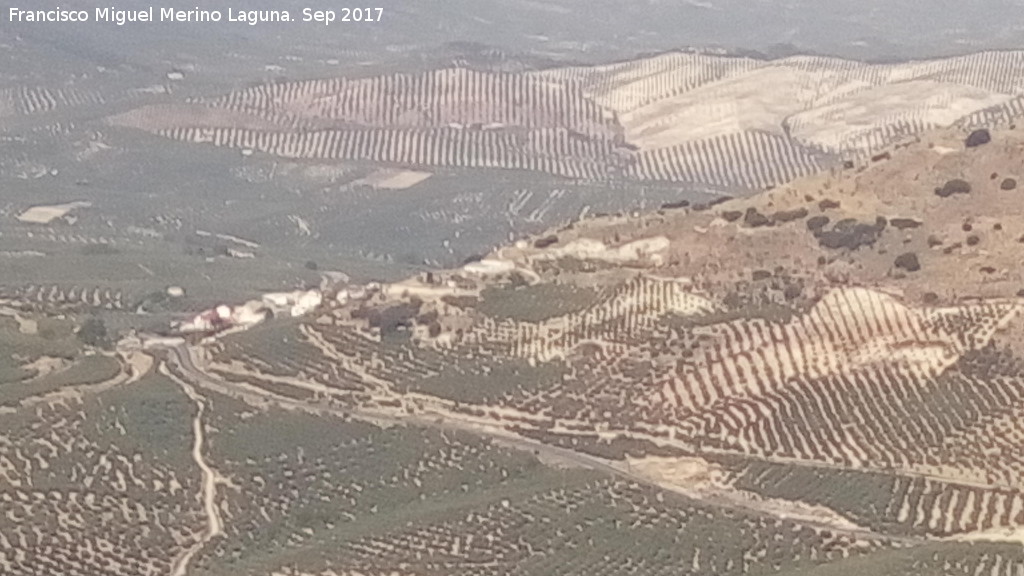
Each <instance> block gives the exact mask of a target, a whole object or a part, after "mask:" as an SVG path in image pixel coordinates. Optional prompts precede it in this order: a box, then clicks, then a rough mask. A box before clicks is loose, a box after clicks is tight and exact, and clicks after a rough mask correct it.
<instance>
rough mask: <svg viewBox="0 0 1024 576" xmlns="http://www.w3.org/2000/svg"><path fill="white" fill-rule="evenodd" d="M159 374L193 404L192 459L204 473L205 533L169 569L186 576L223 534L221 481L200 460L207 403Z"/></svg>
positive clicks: (190, 389) (176, 575) (163, 368)
mask: <svg viewBox="0 0 1024 576" xmlns="http://www.w3.org/2000/svg"><path fill="white" fill-rule="evenodd" d="M160 372H161V373H162V374H164V375H165V376H167V377H168V378H171V379H172V380H174V381H175V382H177V383H178V385H179V386H181V389H182V390H184V391H185V394H186V395H188V397H189V398H190V399H191V400H192V401H193V402H195V403H196V415H195V418H193V419H192V433H193V435H194V442H193V444H192V459H193V460H194V461H195V463H196V466H198V467H199V470H200V471H202V473H203V486H202V488H201V490H200V494H201V495H202V500H203V509H204V511H205V513H206V531H205V532H204V533H203V536H202V537H201V538H200V539H199V540H198V541H197V542H196V543H195V544H193V545H192V546H190V547H189V548H188V549H186V550H185V551H184V552H182V554H181V555H179V556H178V557H177V558H176V559H175V560H174V565H173V566H172V567H171V576H185V574H187V573H188V565H189V562H191V561H192V557H193V556H195V555H196V553H197V552H199V551H200V550H202V548H203V546H205V545H206V543H207V542H209V541H210V540H212V539H213V538H216V537H217V536H220V535H221V534H222V533H223V532H224V521H223V519H222V518H221V516H220V510H219V509H218V508H217V484H218V483H219V482H220V481H221V477H220V475H219V474H217V472H216V471H215V470H213V469H212V468H210V466H209V465H208V464H207V463H206V459H205V458H204V457H203V441H204V440H205V432H204V427H203V413H204V412H205V411H206V399H205V398H203V396H202V395H200V394H199V393H198V392H196V390H195V388H193V387H192V385H191V384H189V383H188V382H185V381H183V380H182V379H180V378H177V377H175V375H174V374H171V373H170V371H169V370H167V367H166V366H165V365H161V366H160Z"/></svg>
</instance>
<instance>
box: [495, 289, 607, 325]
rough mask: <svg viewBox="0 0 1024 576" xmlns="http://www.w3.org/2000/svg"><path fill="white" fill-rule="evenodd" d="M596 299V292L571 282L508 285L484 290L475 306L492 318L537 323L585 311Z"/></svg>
mask: <svg viewBox="0 0 1024 576" xmlns="http://www.w3.org/2000/svg"><path fill="white" fill-rule="evenodd" d="M599 298H600V294H599V293H598V291H596V290H593V289H589V288H583V287H579V286H576V285H574V284H555V283H545V284H536V285H532V286H515V287H512V286H508V287H497V288H486V289H484V291H483V292H482V293H481V300H480V302H479V303H478V304H477V305H476V309H477V311H478V312H480V313H481V314H485V315H487V316H491V317H493V318H496V319H501V318H511V319H513V320H520V321H523V322H540V321H543V320H547V319H549V318H553V317H555V316H562V315H565V314H569V313H572V312H580V311H582V310H585V309H586V308H589V307H590V306H592V305H594V304H595V303H596V302H597V301H598V299H599Z"/></svg>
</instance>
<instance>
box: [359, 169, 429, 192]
mask: <svg viewBox="0 0 1024 576" xmlns="http://www.w3.org/2000/svg"><path fill="white" fill-rule="evenodd" d="M431 176H432V174H431V173H430V172H420V171H416V170H378V171H376V172H374V173H373V174H370V175H369V176H366V177H365V178H361V179H359V180H357V181H355V182H353V184H362V185H365V186H372V187H374V188H383V189H385V190H404V189H406V188H411V187H413V186H415V185H417V184H419V183H420V182H423V181H424V180H426V179H427V178H430V177H431Z"/></svg>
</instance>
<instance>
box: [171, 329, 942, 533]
mask: <svg viewBox="0 0 1024 576" xmlns="http://www.w3.org/2000/svg"><path fill="white" fill-rule="evenodd" d="M163 350H166V351H167V352H168V365H169V366H170V367H171V368H173V370H174V372H176V373H178V374H180V375H182V376H183V377H185V378H187V379H188V380H189V383H190V384H192V385H194V386H197V387H201V388H206V389H208V390H212V391H214V392H217V393H220V394H224V395H226V396H231V397H234V398H238V399H240V400H243V401H245V402H247V403H249V404H253V405H270V404H274V405H276V406H279V407H281V408H284V409H290V410H298V411H302V412H306V413H310V414H316V415H334V416H349V417H352V418H356V419H359V420H365V421H370V422H375V423H379V424H384V425H402V426H409V425H413V426H422V427H426V428H433V429H439V430H449V431H459V432H469V433H472V434H477V435H484V436H487V437H489V438H491V439H492V440H493V441H494V442H495V443H497V444H502V445H505V446H509V447H512V448H515V449H519V450H523V451H527V452H531V453H534V454H536V455H537V456H538V457H539V458H541V459H543V460H544V461H545V462H547V463H550V464H554V465H561V466H567V467H578V468H586V469H590V470H596V471H598V472H603V473H606V474H610V475H612V476H616V477H618V478H622V479H624V480H629V481H632V482H636V483H638V484H645V485H651V486H656V487H658V488H660V489H664V490H670V491H674V492H678V493H680V494H682V495H684V496H686V497H688V498H690V499H693V500H696V501H700V502H702V503H704V504H708V505H711V506H716V507H722V508H728V509H732V510H736V511H739V512H744V513H750V514H755V515H759V516H765V515H767V516H771V517H774V518H783V517H784V516H783V515H782V514H780V513H779V512H778V511H777V510H775V509H772V508H771V507H769V506H767V505H763V506H759V504H758V502H756V501H751V500H749V499H746V498H741V497H730V496H728V495H727V494H725V493H723V492H715V493H708V492H697V491H692V490H685V489H682V488H673V487H671V486H665V485H661V484H658V483H657V482H655V481H654V480H652V479H651V478H647V477H644V476H640V475H637V474H634V473H633V472H631V471H630V470H629V469H628V468H627V465H626V464H625V463H617V462H613V461H609V460H605V459H603V458H598V457H596V456H591V455H589V454H585V453H582V452H577V451H574V450H569V449H566V448H560V447H557V446H551V445H548V444H544V443H542V442H539V441H536V440H532V439H529V438H524V437H522V436H518V435H516V434H514V433H512V432H509V431H508V430H505V429H504V428H501V427H494V428H493V429H485V428H482V427H480V426H479V425H477V424H473V423H467V422H460V421H459V420H458V419H457V418H453V417H452V415H450V414H444V415H442V414H429V413H428V414H402V415H399V416H396V415H395V414H394V413H387V412H384V411H382V410H375V409H363V408H339V407H336V406H330V405H326V404H324V403H313V402H307V401H301V400H295V399H292V398H286V397H283V396H278V395H276V394H273V393H271V392H268V391H266V390H264V389H262V388H257V387H254V386H248V385H245V384H241V383H236V382H227V381H224V380H220V379H217V378H211V377H210V376H209V375H208V374H206V373H205V372H203V371H202V370H200V369H199V368H198V367H197V366H196V365H195V363H194V361H193V360H192V356H191V354H190V353H189V350H188V348H187V347H186V346H185V345H180V346H175V347H170V348H163ZM785 518H786V519H789V520H792V521H794V522H797V523H799V524H801V525H803V526H807V527H811V528H819V529H822V530H828V531H830V532H832V533H834V534H843V535H847V536H853V537H858V538H868V539H881V540H888V541H890V542H894V543H900V544H903V545H914V544H920V543H923V542H925V541H926V540H925V539H923V538H916V537H902V536H887V535H883V534H878V533H876V532H872V531H870V530H866V529H854V528H848V527H844V526H841V525H836V524H834V523H830V522H827V521H816V520H814V519H813V518H806V517H800V518H797V517H795V515H786V516H785Z"/></svg>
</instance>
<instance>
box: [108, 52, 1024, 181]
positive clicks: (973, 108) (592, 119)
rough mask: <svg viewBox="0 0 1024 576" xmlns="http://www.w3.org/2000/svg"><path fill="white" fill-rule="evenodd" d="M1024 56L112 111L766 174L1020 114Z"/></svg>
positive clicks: (349, 138)
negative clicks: (950, 127)
mask: <svg viewBox="0 0 1024 576" xmlns="http://www.w3.org/2000/svg"><path fill="white" fill-rule="evenodd" d="M1020 70H1024V55H1022V53H1021V52H986V53H979V54H974V55H970V56H963V57H957V58H949V59H942V60H933V61H919V62H909V63H904V64H864V63H859V62H853V61H846V60H840V59H835V58H817V57H791V58H785V59H780V60H771V61H762V60H755V59H751V58H739V57H725V56H712V55H707V54H694V53H667V54H662V55H659V56H654V57H650V58H647V59H642V60H637V61H629V62H621V63H615V64H608V65H602V66H588V67H569V68H551V69H544V70H535V71H514V72H513V71H505V72H497V71H490V70H487V69H481V70H476V69H472V68H469V67H455V68H441V69H436V70H430V71H426V72H421V73H395V74H388V75H381V76H372V77H369V78H329V79H324V80H307V81H298V82H282V83H274V84H267V85H260V86H255V87H250V88H245V89H242V90H239V91H236V92H232V93H229V94H225V95H223V96H221V97H218V98H209V99H193V100H191V101H190V103H183V104H173V105H171V104H168V105H155V106H149V107H145V108H142V109H137V110H133V111H130V112H127V113H124V114H120V115H117V116H114V117H112V118H111V119H110V121H111V122H112V123H113V124H115V125H120V126H127V127H133V128H138V129H143V130H147V131H150V132H153V133H156V134H159V135H161V136H164V137H168V138H172V139H175V140H183V141H187V142H195V143H206V144H212V145H215V146H225V147H231V148H240V149H244V150H255V151H260V152H264V153H267V154H271V155H275V156H282V157H286V158H310V159H320V160H323V159H329V160H359V161H374V162H382V163H387V164H397V165H402V166H419V167H452V168H483V167H488V168H505V169H524V170H531V171H539V172H544V173H549V174H555V175H558V176H563V177H569V178H574V179H585V180H598V181H602V180H623V179H624V180H640V181H667V182H686V183H693V184H702V185H706V186H713V187H715V188H718V189H724V190H731V191H743V190H746V191H751V190H758V189H763V188H765V187H770V186H774V185H779V184H782V183H785V182H788V181H790V180H793V179H795V178H800V177H803V176H807V175H810V174H815V173H819V172H821V171H822V170H823V169H826V168H828V167H830V166H834V165H835V164H836V162H837V159H839V158H845V159H850V158H854V159H867V158H868V157H871V156H873V155H875V154H876V153H878V152H880V151H883V150H885V149H887V148H888V147H890V146H892V145H893V144H894V143H897V142H901V141H904V140H907V139H912V138H914V137H915V135H917V134H920V133H922V132H924V131H926V130H931V129H934V128H938V127H947V126H952V125H957V126H960V127H961V128H971V127H976V126H990V125H993V124H996V123H998V124H1002V125H1007V124H1010V123H1013V122H1014V121H1015V120H1016V119H1017V118H1019V117H1020V114H1021V107H1020V105H1019V102H1018V100H1019V98H1020V96H1021V93H1022V92H1024V76H1022V74H1021V72H1020Z"/></svg>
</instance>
